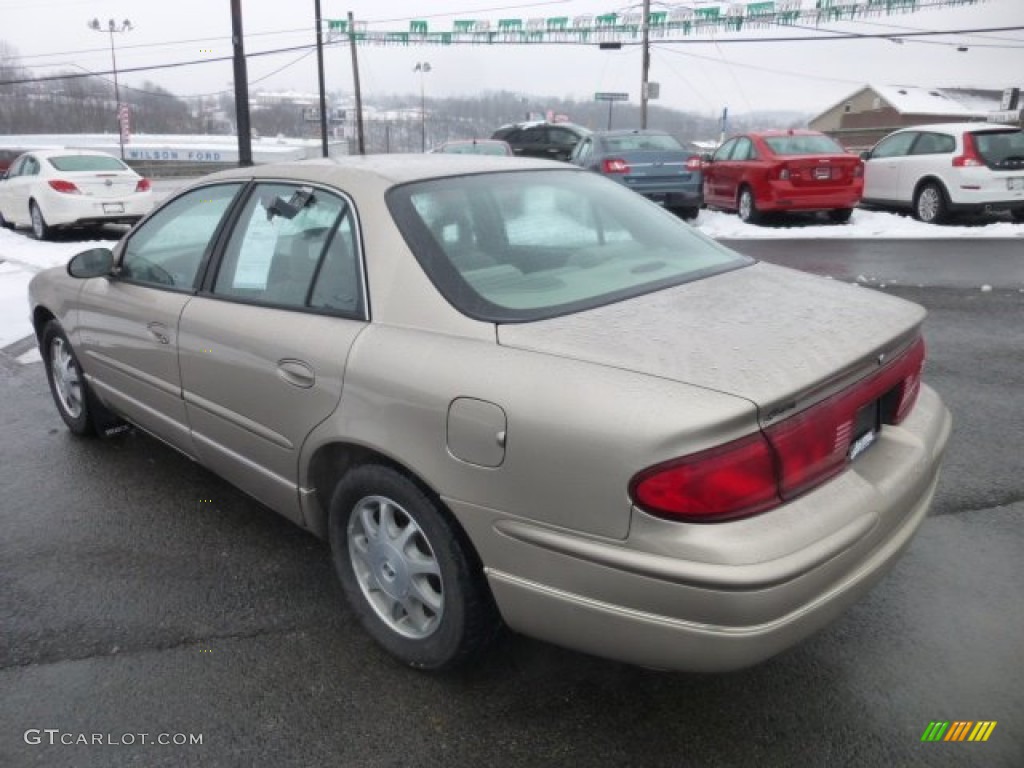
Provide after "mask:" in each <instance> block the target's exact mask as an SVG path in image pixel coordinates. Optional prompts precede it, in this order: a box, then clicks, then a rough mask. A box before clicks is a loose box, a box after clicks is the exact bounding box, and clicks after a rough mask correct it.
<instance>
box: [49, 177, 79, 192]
mask: <svg viewBox="0 0 1024 768" xmlns="http://www.w3.org/2000/svg"><path fill="white" fill-rule="evenodd" d="M47 183H48V184H49V185H50V188H51V189H53V190H55V191H57V192H63V193H64V194H65V195H80V194H82V191H81V190H80V189H79V188H78V187H76V186H75V185H74V184H72V183H71V182H70V181H63V180H61V179H51V180H50V181H48V182H47Z"/></svg>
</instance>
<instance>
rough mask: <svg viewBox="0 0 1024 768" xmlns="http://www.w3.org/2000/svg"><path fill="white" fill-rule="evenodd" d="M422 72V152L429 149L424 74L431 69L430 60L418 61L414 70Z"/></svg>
mask: <svg viewBox="0 0 1024 768" xmlns="http://www.w3.org/2000/svg"><path fill="white" fill-rule="evenodd" d="M412 71H413V72H419V73H420V152H426V151H427V101H426V91H425V89H424V85H423V76H424V75H425V74H427V72H429V71H430V62H429V61H418V62H416V66H415V67H414V68H413V70H412Z"/></svg>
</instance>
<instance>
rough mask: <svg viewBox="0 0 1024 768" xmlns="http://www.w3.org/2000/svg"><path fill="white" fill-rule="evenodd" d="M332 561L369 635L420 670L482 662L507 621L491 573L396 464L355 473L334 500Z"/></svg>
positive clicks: (437, 504)
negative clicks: (499, 607) (484, 652)
mask: <svg viewBox="0 0 1024 768" xmlns="http://www.w3.org/2000/svg"><path fill="white" fill-rule="evenodd" d="M328 533H329V535H330V543H331V556H332V559H333V560H334V567H335V570H336V571H337V573H338V577H339V579H340V580H341V584H342V587H343V588H344V591H345V596H346V597H347V598H348V602H349V604H350V605H351V607H352V610H353V611H354V612H355V614H356V616H357V617H358V619H359V622H360V623H361V624H362V625H363V628H364V629H365V630H366V631H367V633H369V634H370V636H372V637H373V638H374V639H375V640H376V641H377V642H378V643H379V644H380V645H381V646H383V647H384V648H385V649H386V650H387V651H388V652H389V653H391V654H392V655H393V656H395V657H397V658H398V659H399V660H401V661H402V662H403V663H405V664H408V665H409V666H411V667H415V668H417V669H424V670H431V671H445V670H449V669H454V668H456V667H458V666H461V665H462V664H464V663H466V662H467V661H469V660H471V659H472V658H474V657H476V656H477V655H478V654H479V653H480V652H481V651H482V650H483V649H484V648H485V647H486V646H487V645H488V644H489V643H490V641H491V640H492V639H493V638H494V636H495V634H496V633H497V630H498V629H499V628H500V626H501V621H500V618H499V615H498V612H497V608H496V607H495V605H494V600H493V598H492V597H491V593H490V590H489V589H488V587H487V582H486V580H485V578H484V574H483V568H482V567H481V565H480V563H479V560H478V559H477V557H476V554H475V552H474V551H473V549H472V546H471V545H470V544H469V542H468V540H466V538H465V534H464V533H463V532H462V530H461V529H460V528H459V527H458V525H457V524H456V523H455V522H454V521H453V520H452V519H451V518H450V516H449V514H448V513H447V511H446V510H445V509H444V508H443V507H442V506H441V504H440V502H438V501H436V500H435V499H433V498H431V497H430V496H429V495H428V494H427V493H426V492H425V491H424V490H423V489H422V488H420V487H419V486H418V485H417V484H416V483H414V482H413V481H412V480H410V479H409V478H408V477H406V476H405V475H403V474H401V473H400V472H398V471H397V470H395V469H392V468H391V467H386V466H382V465H375V464H367V465H363V466H360V467H356V468H355V469H353V470H351V471H350V472H348V473H347V474H346V475H345V476H344V478H342V480H341V482H340V483H339V484H338V487H337V489H336V490H335V492H334V495H333V497H332V499H331V505H330V517H329V520H328Z"/></svg>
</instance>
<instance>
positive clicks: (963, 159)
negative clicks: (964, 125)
mask: <svg viewBox="0 0 1024 768" xmlns="http://www.w3.org/2000/svg"><path fill="white" fill-rule="evenodd" d="M984 164H985V163H984V161H983V160H982V159H981V155H979V154H978V147H977V146H976V145H975V144H974V134H973V133H965V134H964V153H963V154H962V155H957V156H956V157H954V158H953V167H954V168H978V167H980V166H983V165H984Z"/></svg>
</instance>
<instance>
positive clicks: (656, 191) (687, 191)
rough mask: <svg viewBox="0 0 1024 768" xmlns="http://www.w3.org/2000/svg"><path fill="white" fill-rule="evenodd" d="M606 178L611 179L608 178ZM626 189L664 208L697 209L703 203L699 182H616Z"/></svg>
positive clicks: (701, 186)
mask: <svg viewBox="0 0 1024 768" xmlns="http://www.w3.org/2000/svg"><path fill="white" fill-rule="evenodd" d="M608 178H612V177H611V176H609V177H608ZM618 181H619V183H620V184H622V185H623V186H624V187H626V189H631V190H633V191H634V192H636V193H637V194H639V195H643V196H644V197H646V198H647V199H648V200H651V201H653V202H656V203H658V204H659V205H664V206H665V207H666V208H682V207H696V208H699V207H700V206H701V204H702V203H703V202H704V187H703V184H702V183H701V182H696V183H687V184H679V183H665V184H657V183H637V184H630V183H627V182H626V181H625V180H621V179H619V180H618Z"/></svg>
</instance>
